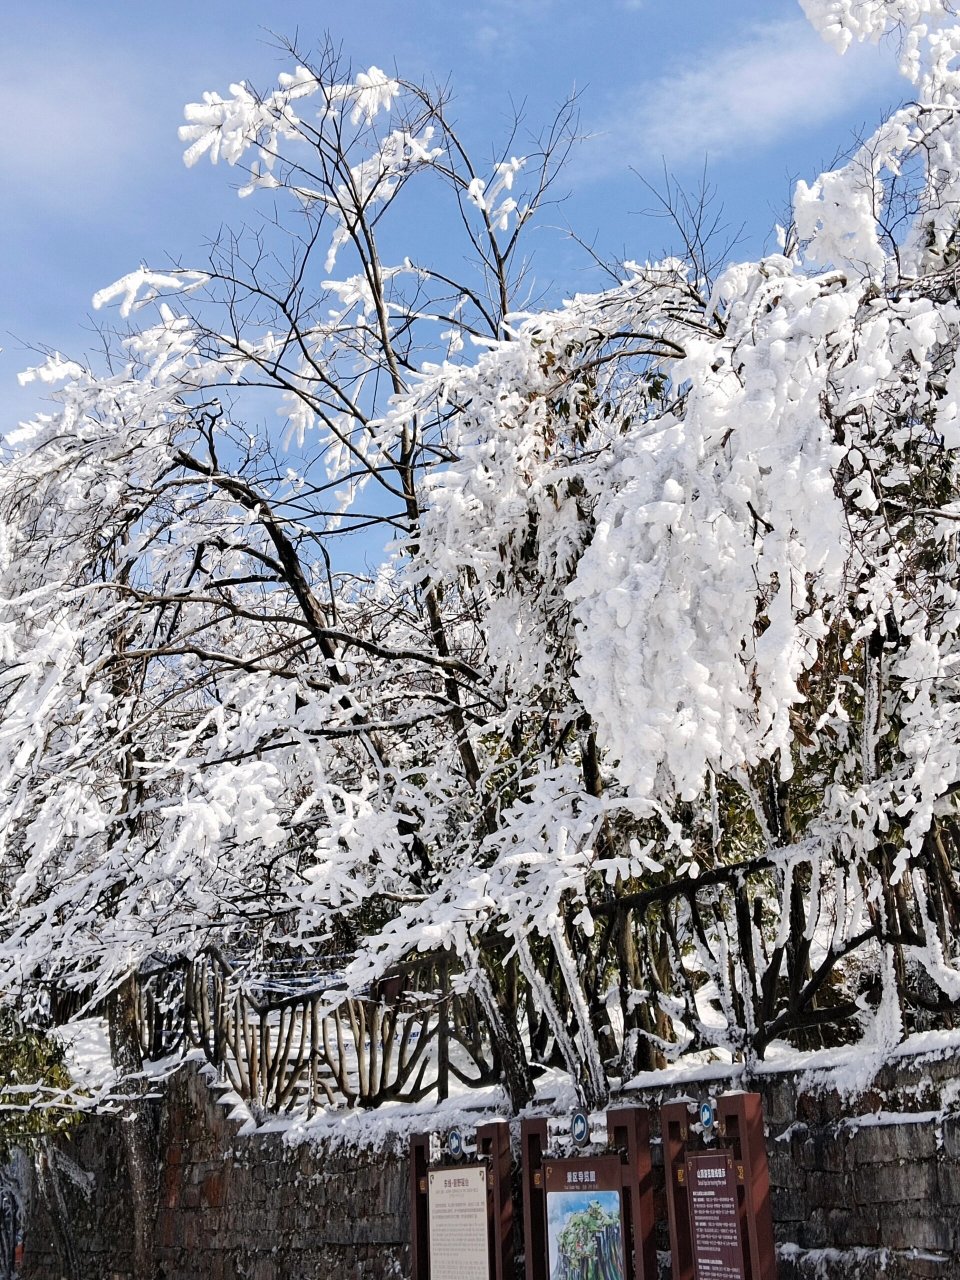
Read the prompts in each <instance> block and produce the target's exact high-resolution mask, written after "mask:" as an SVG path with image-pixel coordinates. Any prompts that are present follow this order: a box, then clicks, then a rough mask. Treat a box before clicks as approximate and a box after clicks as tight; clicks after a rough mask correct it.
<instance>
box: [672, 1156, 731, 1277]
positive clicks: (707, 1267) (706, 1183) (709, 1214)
mask: <svg viewBox="0 0 960 1280" xmlns="http://www.w3.org/2000/svg"><path fill="white" fill-rule="evenodd" d="M686 1166H687V1170H686V1172H687V1192H688V1195H689V1197H690V1224H691V1243H692V1245H693V1265H694V1272H695V1275H696V1280H744V1265H743V1242H742V1240H741V1238H740V1206H739V1200H738V1196H737V1172H736V1169H735V1167H734V1161H733V1154H732V1153H731V1152H729V1151H711V1152H698V1153H696V1154H691V1155H688V1156H687V1160H686Z"/></svg>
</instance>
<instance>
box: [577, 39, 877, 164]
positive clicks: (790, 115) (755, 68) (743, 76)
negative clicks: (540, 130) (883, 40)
mask: <svg viewBox="0 0 960 1280" xmlns="http://www.w3.org/2000/svg"><path fill="white" fill-rule="evenodd" d="M892 65H893V64H892V59H891V57H890V56H889V54H888V52H887V51H886V50H884V49H879V50H878V49H877V48H875V47H873V46H868V47H863V46H857V47H856V48H854V49H851V50H850V52H849V53H848V54H847V55H846V56H844V57H843V58H840V57H838V56H837V54H836V53H834V52H833V51H832V50H831V49H829V48H828V47H827V46H826V45H825V44H824V43H823V42H822V41H821V40H820V39H819V37H818V36H817V35H816V34H815V33H814V31H813V30H812V28H811V27H809V26H808V25H807V24H806V23H805V22H803V21H802V20H797V21H793V20H788V21H782V22H775V23H771V24H769V25H765V26H763V27H760V28H758V29H756V30H754V31H753V32H752V33H751V34H750V35H749V36H748V37H747V38H746V39H744V40H742V41H740V42H739V43H736V44H730V45H728V46H726V47H723V46H720V47H716V46H714V47H713V48H709V47H708V48H704V49H702V50H700V51H697V52H694V53H691V54H690V55H688V57H687V60H686V61H685V63H684V64H683V65H678V66H677V67H676V68H675V69H673V70H671V71H670V72H668V73H666V74H664V75H661V76H660V77H658V78H657V79H656V80H654V81H653V82H652V83H647V84H641V85H639V86H638V87H637V88H636V89H635V90H633V91H632V92H631V94H630V95H629V96H628V98H627V99H626V100H625V101H623V102H621V104H620V105H619V106H618V107H617V109H616V111H611V112H610V113H609V115H608V117H607V119H605V120H602V121H601V122H600V123H599V126H597V127H595V129H594V133H595V137H594V139H593V141H592V143H588V144H587V146H586V148H585V151H586V154H585V156H584V158H583V164H584V166H585V168H586V170H587V171H588V174H589V176H594V177H596V176H600V175H601V174H604V173H610V172H612V171H615V170H623V169H624V168H626V167H627V166H629V165H634V166H639V165H648V164H649V163H650V162H651V161H655V162H657V163H659V161H660V158H661V157H663V158H664V159H665V160H666V163H667V165H668V167H673V168H681V167H683V165H685V164H687V163H690V162H695V163H699V162H702V161H703V158H704V156H709V157H710V159H711V160H715V159H718V158H722V157H729V156H733V155H738V154H743V153H745V152H751V151H758V150H761V149H763V148H766V147H770V146H772V145H774V144H775V143H777V142H779V141H780V140H781V139H783V138H786V137H788V136H789V135H791V134H794V133H796V132H797V131H798V130H803V129H806V128H809V127H811V126H815V125H818V124H822V123H824V122H826V121H827V120H830V119H832V118H834V117H837V116H840V115H842V114H844V113H845V112H848V113H849V112H850V111H852V110H854V109H855V108H856V106H857V104H858V103H861V102H863V101H864V100H865V99H867V98H868V97H869V96H870V95H871V93H874V94H876V93H877V92H878V91H879V90H880V89H882V88H883V87H886V86H890V87H891V88H892V87H893V85H894V83H895V76H894V74H893V73H892Z"/></svg>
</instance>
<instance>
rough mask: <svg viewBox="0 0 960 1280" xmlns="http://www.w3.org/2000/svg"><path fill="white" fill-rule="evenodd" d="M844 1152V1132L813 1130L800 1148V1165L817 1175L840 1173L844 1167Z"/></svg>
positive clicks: (845, 1142) (845, 1145)
mask: <svg viewBox="0 0 960 1280" xmlns="http://www.w3.org/2000/svg"><path fill="white" fill-rule="evenodd" d="M846 1150H847V1135H846V1133H845V1131H844V1130H842V1129H832V1128H831V1129H821V1130H814V1131H813V1132H812V1133H810V1134H808V1136H807V1138H806V1141H805V1142H804V1143H803V1145H802V1146H801V1148H800V1164H801V1165H802V1166H803V1168H804V1169H808V1170H811V1171H816V1172H817V1173H823V1172H825V1173H840V1172H841V1171H842V1170H843V1169H844V1168H845V1167H846V1162H845V1157H846Z"/></svg>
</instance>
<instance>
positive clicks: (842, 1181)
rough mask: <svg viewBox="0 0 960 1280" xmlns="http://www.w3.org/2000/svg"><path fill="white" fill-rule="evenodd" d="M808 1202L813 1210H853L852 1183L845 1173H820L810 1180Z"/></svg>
mask: <svg viewBox="0 0 960 1280" xmlns="http://www.w3.org/2000/svg"><path fill="white" fill-rule="evenodd" d="M806 1200H807V1203H808V1204H809V1205H810V1207H811V1209H849V1208H852V1207H853V1206H854V1204H855V1201H854V1197H853V1186H852V1181H851V1179H850V1177H849V1176H848V1175H847V1174H845V1173H825V1172H818V1173H816V1174H815V1175H814V1176H813V1177H811V1179H810V1182H809V1185H808V1187H807V1194H806Z"/></svg>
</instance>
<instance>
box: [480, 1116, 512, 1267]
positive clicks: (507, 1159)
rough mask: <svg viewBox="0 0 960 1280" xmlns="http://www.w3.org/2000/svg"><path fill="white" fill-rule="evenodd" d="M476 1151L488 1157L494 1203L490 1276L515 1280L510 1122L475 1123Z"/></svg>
mask: <svg viewBox="0 0 960 1280" xmlns="http://www.w3.org/2000/svg"><path fill="white" fill-rule="evenodd" d="M477 1155H478V1156H485V1157H486V1158H487V1159H488V1160H489V1166H488V1173H487V1178H488V1186H489V1187H490V1193H491V1196H492V1200H493V1203H492V1205H491V1209H490V1214H489V1218H488V1222H489V1231H490V1280H514V1276H515V1271H516V1267H515V1263H514V1257H513V1194H512V1191H511V1186H510V1175H511V1170H512V1166H513V1160H512V1157H511V1154H510V1126H509V1125H508V1124H507V1122H506V1121H505V1120H496V1121H493V1122H492V1123H490V1124H481V1125H478V1126H477Z"/></svg>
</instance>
